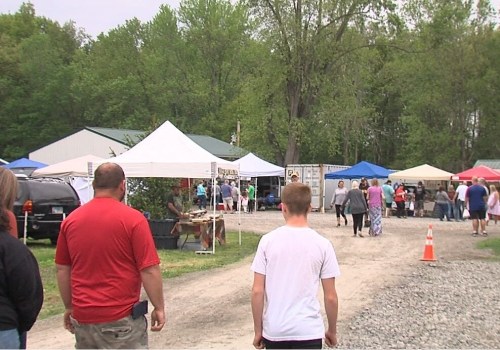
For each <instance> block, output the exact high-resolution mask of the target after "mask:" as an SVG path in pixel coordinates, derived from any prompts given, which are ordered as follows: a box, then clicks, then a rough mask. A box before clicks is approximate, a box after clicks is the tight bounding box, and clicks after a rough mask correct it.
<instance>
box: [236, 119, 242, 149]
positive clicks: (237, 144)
mask: <svg viewBox="0 0 500 350" xmlns="http://www.w3.org/2000/svg"><path fill="white" fill-rule="evenodd" d="M240 131H241V128H240V121H239V120H238V122H237V124H236V146H238V147H240Z"/></svg>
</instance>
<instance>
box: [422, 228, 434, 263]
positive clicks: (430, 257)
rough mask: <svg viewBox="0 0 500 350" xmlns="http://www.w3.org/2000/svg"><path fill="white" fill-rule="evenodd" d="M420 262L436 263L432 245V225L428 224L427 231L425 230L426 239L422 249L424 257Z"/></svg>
mask: <svg viewBox="0 0 500 350" xmlns="http://www.w3.org/2000/svg"><path fill="white" fill-rule="evenodd" d="M420 260H422V261H436V260H437V259H436V257H435V256H434V244H433V243H432V224H429V229H428V230H427V237H426V238H425V248H424V256H423V257H422V259H420Z"/></svg>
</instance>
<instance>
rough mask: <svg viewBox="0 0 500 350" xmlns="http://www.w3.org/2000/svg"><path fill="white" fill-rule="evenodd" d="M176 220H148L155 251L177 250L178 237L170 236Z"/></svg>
mask: <svg viewBox="0 0 500 350" xmlns="http://www.w3.org/2000/svg"><path fill="white" fill-rule="evenodd" d="M177 221H178V220H177V219H165V220H148V222H149V228H150V229H151V234H152V235H153V240H154V242H155V246H156V249H177V241H178V240H179V236H173V235H172V233H171V232H172V229H173V228H174V226H175V223H176V222H177Z"/></svg>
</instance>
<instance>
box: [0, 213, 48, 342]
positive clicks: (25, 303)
mask: <svg viewBox="0 0 500 350" xmlns="http://www.w3.org/2000/svg"><path fill="white" fill-rule="evenodd" d="M8 228H9V219H8V216H7V211H6V209H5V208H4V207H3V205H1V204H0V348H2V349H10V348H16V349H19V348H21V349H24V348H25V347H26V341H25V340H26V332H27V331H29V330H30V329H31V327H32V326H33V324H34V323H35V321H36V318H37V317H38V313H39V312H40V309H41V308H42V303H43V286H42V279H41V277H40V270H39V268H38V263H37V261H36V259H35V257H34V256H33V254H32V253H31V251H30V250H29V249H28V248H26V246H25V245H24V244H22V243H21V242H20V241H19V240H18V239H16V238H14V237H12V236H11V235H10V234H9V233H8Z"/></svg>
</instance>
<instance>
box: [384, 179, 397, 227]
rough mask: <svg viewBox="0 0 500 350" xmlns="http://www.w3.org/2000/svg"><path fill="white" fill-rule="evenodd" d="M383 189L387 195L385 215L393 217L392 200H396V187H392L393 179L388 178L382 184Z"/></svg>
mask: <svg viewBox="0 0 500 350" xmlns="http://www.w3.org/2000/svg"><path fill="white" fill-rule="evenodd" d="M382 191H384V197H385V217H386V218H389V217H391V212H392V202H393V201H394V188H392V182H391V180H387V181H386V183H385V184H384V185H383V186H382Z"/></svg>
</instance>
